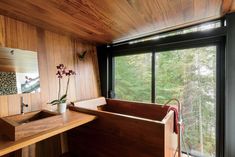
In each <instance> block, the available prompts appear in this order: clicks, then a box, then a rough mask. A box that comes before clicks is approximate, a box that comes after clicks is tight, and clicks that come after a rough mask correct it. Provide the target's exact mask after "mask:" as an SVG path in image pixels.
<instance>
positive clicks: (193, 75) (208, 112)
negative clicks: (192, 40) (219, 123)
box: [156, 46, 216, 157]
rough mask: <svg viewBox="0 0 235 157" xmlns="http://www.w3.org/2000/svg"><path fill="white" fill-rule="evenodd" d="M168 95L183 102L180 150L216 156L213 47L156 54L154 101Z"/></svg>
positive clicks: (164, 100)
mask: <svg viewBox="0 0 235 157" xmlns="http://www.w3.org/2000/svg"><path fill="white" fill-rule="evenodd" d="M170 98H178V99H179V100H180V101H181V102H182V113H183V122H184V125H185V126H184V135H183V141H184V143H185V145H186V148H185V147H183V150H184V151H187V150H188V151H189V153H191V154H192V155H196V156H210V157H213V156H215V154H216V140H215V138H216V135H215V134H216V46H209V47H200V48H192V49H184V50H174V51H164V52H161V53H157V54H156V102H157V103H165V102H166V101H167V100H168V99H170ZM183 145H184V144H183Z"/></svg>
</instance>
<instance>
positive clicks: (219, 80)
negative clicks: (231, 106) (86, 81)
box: [107, 25, 226, 157]
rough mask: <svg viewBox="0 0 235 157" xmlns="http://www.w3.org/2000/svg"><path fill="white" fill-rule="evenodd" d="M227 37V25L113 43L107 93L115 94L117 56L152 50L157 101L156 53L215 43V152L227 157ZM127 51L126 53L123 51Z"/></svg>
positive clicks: (153, 86)
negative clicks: (142, 41)
mask: <svg viewBox="0 0 235 157" xmlns="http://www.w3.org/2000/svg"><path fill="white" fill-rule="evenodd" d="M225 40H226V27H223V25H222V26H221V27H220V28H215V29H213V30H209V31H205V32H193V33H188V34H183V35H176V36H171V37H166V38H163V39H160V40H157V41H148V42H144V43H137V44H133V45H132V44H131V45H129V44H123V45H121V46H112V45H111V46H110V47H108V48H107V51H108V52H109V53H108V78H107V79H108V80H107V82H108V93H109V94H108V97H109V98H114V97H115V93H114V89H115V86H114V77H115V76H114V74H115V72H114V70H115V67H114V66H115V63H114V60H115V57H116V56H125V55H131V54H141V53H145V52H148V53H149V52H150V53H152V87H151V89H152V93H151V96H152V97H151V101H152V103H155V96H156V95H155V54H156V53H159V52H163V51H169V50H176V49H177V50H180V49H187V48H197V47H204V46H212V45H215V46H216V47H217V52H216V56H217V59H216V156H217V157H224V142H225V141H224V136H225V135H224V132H225V130H224V128H225V126H224V124H225V121H224V120H225V106H224V104H225ZM124 52H125V53H124Z"/></svg>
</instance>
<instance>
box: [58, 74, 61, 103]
mask: <svg viewBox="0 0 235 157" xmlns="http://www.w3.org/2000/svg"><path fill="white" fill-rule="evenodd" d="M60 90H61V82H60V78H59V91H58V100H59V99H60Z"/></svg>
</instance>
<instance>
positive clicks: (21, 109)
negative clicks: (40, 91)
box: [20, 97, 29, 114]
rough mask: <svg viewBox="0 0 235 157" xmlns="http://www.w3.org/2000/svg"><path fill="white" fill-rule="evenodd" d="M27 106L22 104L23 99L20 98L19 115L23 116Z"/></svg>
mask: <svg viewBox="0 0 235 157" xmlns="http://www.w3.org/2000/svg"><path fill="white" fill-rule="evenodd" d="M28 106H29V105H28V104H25V103H24V98H23V97H20V114H24V107H28Z"/></svg>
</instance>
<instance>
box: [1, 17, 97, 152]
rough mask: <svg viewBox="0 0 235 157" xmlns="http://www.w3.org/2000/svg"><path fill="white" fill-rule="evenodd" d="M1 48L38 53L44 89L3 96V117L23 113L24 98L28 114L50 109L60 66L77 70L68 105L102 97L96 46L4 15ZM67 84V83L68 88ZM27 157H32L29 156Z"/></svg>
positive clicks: (41, 83)
mask: <svg viewBox="0 0 235 157" xmlns="http://www.w3.org/2000/svg"><path fill="white" fill-rule="evenodd" d="M0 46H5V47H11V48H19V49H25V50H31V51H37V52H38V60H39V73H40V87H41V92H40V93H35V94H17V95H9V96H0V117H3V116H7V115H13V114H18V113H20V97H21V96H23V97H24V101H25V103H27V104H28V105H29V107H28V109H27V111H35V110H39V109H42V108H50V105H48V104H47V102H49V101H50V100H52V99H55V98H56V97H57V88H58V80H57V78H56V76H55V73H56V67H55V66H56V65H58V64H60V63H63V64H65V65H67V66H68V68H71V69H75V71H76V75H75V77H71V81H70V87H69V100H68V102H69V101H75V100H82V99H89V98H96V97H99V96H100V85H99V73H98V62H97V56H96V47H95V45H90V44H86V43H81V42H80V41H77V40H76V39H72V38H70V37H68V36H64V35H60V34H57V33H53V32H50V31H47V30H43V29H41V28H38V27H36V26H32V25H30V24H27V23H24V22H21V21H18V20H15V19H12V18H8V17H6V16H1V15H0ZM83 51H87V54H86V56H85V59H84V61H80V60H79V59H78V57H77V53H81V52H83ZM65 82H66V80H63V83H64V85H65ZM63 90H64V89H63ZM23 152H25V151H23ZM23 154H25V155H23V156H29V155H27V154H29V153H23Z"/></svg>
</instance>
